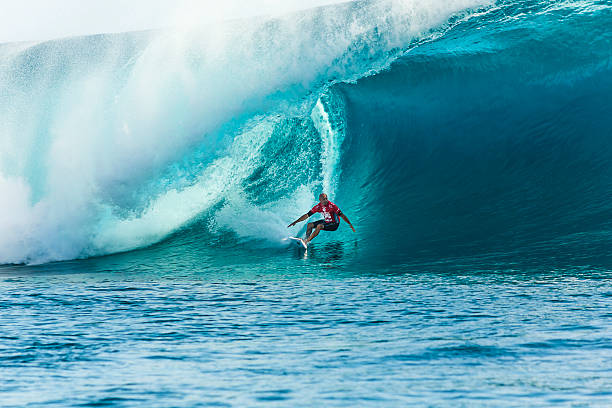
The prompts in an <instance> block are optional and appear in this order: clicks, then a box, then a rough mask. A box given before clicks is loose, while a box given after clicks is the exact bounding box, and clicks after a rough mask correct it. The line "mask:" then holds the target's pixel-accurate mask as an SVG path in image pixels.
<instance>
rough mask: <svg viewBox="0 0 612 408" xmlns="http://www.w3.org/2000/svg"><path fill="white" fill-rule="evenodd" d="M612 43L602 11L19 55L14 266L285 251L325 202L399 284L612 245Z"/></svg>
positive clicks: (0, 164) (5, 92)
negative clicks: (170, 246)
mask: <svg viewBox="0 0 612 408" xmlns="http://www.w3.org/2000/svg"><path fill="white" fill-rule="evenodd" d="M610 23H612V13H611V7H610V4H608V3H605V2H598V1H581V2H534V1H518V2H516V1H508V2H501V3H498V4H491V3H490V2H482V1H470V0H456V1H450V2H449V1H425V0H423V1H420V0H413V1H408V0H406V1H366V2H352V3H346V4H340V5H335V6H330V7H325V8H320V9H314V10H309V11H306V12H301V13H298V14H293V15H289V16H286V17H283V18H279V19H272V20H261V19H258V20H252V21H250V22H249V24H243V23H242V22H238V23H235V22H234V23H227V24H224V25H220V26H215V27H211V28H206V29H190V30H186V31H176V30H175V31H164V32H148V33H136V34H121V35H103V36H93V37H85V38H75V39H67V40H60V41H52V42H46V43H42V44H7V45H3V46H1V47H0V55H2V63H1V64H2V65H1V66H0V114H1V117H2V121H1V122H0V137H1V139H0V141H1V143H2V146H1V147H2V148H1V150H0V192H1V194H0V203H1V204H2V213H1V214H0V229H1V230H2V231H3V233H2V235H1V236H0V262H3V263H24V262H25V263H40V262H47V261H52V260H62V259H72V258H79V257H89V256H94V255H101V254H108V253H114V252H119V251H126V250H131V249H135V248H139V247H143V246H147V245H150V244H152V243H155V242H159V241H161V240H163V239H164V238H166V237H168V236H169V235H171V234H173V233H176V232H177V231H180V230H181V229H182V228H184V227H185V226H188V225H193V223H194V222H197V225H198V228H199V229H200V230H206V231H207V234H208V236H209V237H210V239H211V241H210V242H211V243H214V242H217V241H215V240H214V237H215V236H220V235H223V234H227V233H228V232H229V233H231V234H233V235H234V236H236V237H237V238H238V242H239V241H240V240H259V241H261V242H263V244H264V245H267V246H276V245H283V244H282V243H283V241H282V239H283V238H284V237H285V236H286V235H287V228H286V225H287V223H288V220H291V219H294V218H295V217H296V216H297V215H299V214H300V213H302V212H303V211H304V210H306V209H307V208H309V206H310V205H311V204H312V202H313V200H314V199H315V197H316V195H317V194H318V192H320V191H322V190H324V191H327V192H328V193H329V194H330V195H331V196H332V197H333V199H334V201H336V202H338V203H339V204H341V207H342V208H343V210H344V211H345V212H346V213H348V214H349V215H350V216H351V218H352V220H353V222H354V224H356V225H357V226H358V230H359V233H360V235H359V240H360V241H362V244H361V245H360V251H361V256H363V257H364V258H367V259H374V260H376V259H377V260H379V261H380V262H383V263H388V264H398V263H402V262H406V261H407V260H409V259H412V258H414V257H415V256H425V257H434V258H436V257H445V256H457V255H460V254H465V253H479V252H482V253H485V252H491V251H503V250H507V251H509V250H513V249H516V248H520V247H523V246H525V245H537V244H539V243H540V244H541V243H543V242H556V241H555V240H559V238H560V237H563V236H565V237H569V236H574V237H575V236H576V234H587V233H592V234H596V235H597V236H598V237H601V236H602V234H604V235H605V232H606V231H607V230H608V226H609V223H608V221H607V220H608V219H609V215H612V211H611V210H612V206H611V204H609V203H610V202H611V201H610V198H611V197H610V191H611V190H610V187H612V186H611V185H610V183H611V182H612V177H610V176H611V175H612V173H611V172H610V170H611V168H610V163H612V161H610V159H611V158H612V157H610V156H612V149H610V148H609V147H608V146H607V144H608V143H607V137H606V136H607V135H609V134H611V133H610V130H612V125H611V123H612V122H611V121H612V119H610V118H611V117H612V115H610V112H611V106H610V102H609V98H608V95H609V94H610V91H611V90H612V83H611V80H610V78H611V76H610V70H611V55H610V51H609V50H610V49H612V48H611V47H610V46H611V44H610V43H611V39H610V33H609V32H608V31H607V30H606V27H609V26H610ZM577 34H580V35H577ZM190 231H191V230H186V231H185V232H184V233H185V234H190V233H191V232H190ZM349 233H350V232H347V231H343V230H340V231H339V232H337V233H336V235H335V236H336V237H339V238H341V239H342V238H346V237H348V236H349V235H348V234H349ZM593 236H595V235H593ZM559 245H561V244H559Z"/></svg>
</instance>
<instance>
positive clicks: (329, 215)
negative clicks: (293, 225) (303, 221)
mask: <svg viewBox="0 0 612 408" xmlns="http://www.w3.org/2000/svg"><path fill="white" fill-rule="evenodd" d="M314 213H323V219H324V220H325V223H331V222H340V220H339V219H338V215H340V214H342V211H340V209H339V208H338V206H337V205H336V204H334V203H332V202H331V201H328V202H327V205H323V204H321V203H319V204H317V205H315V206H314V207H312V210H310V211H308V215H312V214H314Z"/></svg>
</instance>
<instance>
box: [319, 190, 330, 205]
mask: <svg viewBox="0 0 612 408" xmlns="http://www.w3.org/2000/svg"><path fill="white" fill-rule="evenodd" d="M319 202H320V203H321V204H323V205H327V203H328V202H329V200H328V199H327V194H325V193H321V194H319Z"/></svg>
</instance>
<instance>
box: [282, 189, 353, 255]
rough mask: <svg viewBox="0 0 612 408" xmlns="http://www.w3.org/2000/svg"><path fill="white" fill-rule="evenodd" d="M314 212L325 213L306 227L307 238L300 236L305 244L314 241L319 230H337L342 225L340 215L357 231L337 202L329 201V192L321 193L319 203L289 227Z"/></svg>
mask: <svg viewBox="0 0 612 408" xmlns="http://www.w3.org/2000/svg"><path fill="white" fill-rule="evenodd" d="M314 213H323V219H322V220H319V221H315V222H309V223H308V227H307V228H306V238H300V240H301V241H302V242H303V244H304V246H307V245H308V243H309V242H310V241H312V240H313V239H314V238H315V237H316V236H317V235H319V232H321V230H325V231H335V230H337V229H338V226H339V225H340V220H339V218H338V217H340V218H342V219H343V220H344V221H346V222H347V223H348V225H350V226H351V229H352V230H353V232H355V227H353V224H351V222H350V221H349V219H348V218H347V217H346V215H344V214H343V213H342V211H340V209H339V208H338V206H337V205H336V204H334V203H332V202H331V201H329V199H328V198H327V194H325V193H321V194H319V204H317V205H315V206H314V207H312V209H311V210H310V211H308V213H306V214H304V215H302V216H301V217H300V218H298V219H297V220H295V221H293V222H292V223H291V224H289V225H288V226H287V228H289V227H293V226H294V225H295V224H297V223H298V222H302V221H304V220H306V219H307V218H308V217H310V216H311V215H312V214H314Z"/></svg>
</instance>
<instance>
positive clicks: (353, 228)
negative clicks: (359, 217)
mask: <svg viewBox="0 0 612 408" xmlns="http://www.w3.org/2000/svg"><path fill="white" fill-rule="evenodd" d="M351 229H352V230H353V232H357V231H355V227H353V225H352V224H351Z"/></svg>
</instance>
